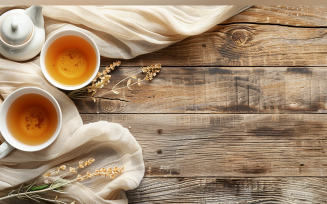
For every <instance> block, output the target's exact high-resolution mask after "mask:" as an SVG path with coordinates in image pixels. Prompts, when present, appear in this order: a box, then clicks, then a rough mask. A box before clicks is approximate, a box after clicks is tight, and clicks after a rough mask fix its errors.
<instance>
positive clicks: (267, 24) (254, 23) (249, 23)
mask: <svg viewBox="0 0 327 204" xmlns="http://www.w3.org/2000/svg"><path fill="white" fill-rule="evenodd" d="M238 24H240V25H251V24H252V25H266V26H283V27H290V28H317V29H319V28H327V26H296V25H285V24H277V23H256V22H235V23H221V24H217V26H219V25H238Z"/></svg>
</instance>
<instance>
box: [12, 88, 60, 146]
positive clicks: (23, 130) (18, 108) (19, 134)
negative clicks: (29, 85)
mask: <svg viewBox="0 0 327 204" xmlns="http://www.w3.org/2000/svg"><path fill="white" fill-rule="evenodd" d="M6 120H7V121H6V122H7V128H8V130H9V132H10V134H11V135H12V136H13V137H14V138H15V139H16V140H17V141H19V142H21V143H23V144H26V145H31V146H35V145H40V144H43V143H45V142H46V141H48V140H49V139H50V138H51V137H52V136H53V135H54V133H55V131H56V129H57V125H58V115H57V111H56V108H55V107H54V105H53V104H52V103H51V101H50V100H49V99H47V98H46V97H44V96H42V95H39V94H36V93H27V94H24V95H21V96H19V97H18V98H16V99H15V100H14V101H13V102H12V104H11V105H10V107H9V109H8V112H7V118H6Z"/></svg>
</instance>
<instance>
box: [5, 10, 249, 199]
mask: <svg viewBox="0 0 327 204" xmlns="http://www.w3.org/2000/svg"><path fill="white" fill-rule="evenodd" d="M12 8H13V7H8V6H5V7H0V13H3V12H4V11H7V10H9V9H12ZM15 8H17V7H15ZM20 8H27V7H20ZM246 8H248V6H45V7H44V8H43V15H44V17H45V29H46V38H48V37H49V36H51V35H52V34H53V33H54V32H56V31H58V30H62V29H67V28H71V29H78V30H81V31H83V32H85V33H87V34H88V35H89V36H91V37H92V38H93V39H94V40H95V42H96V44H97V45H98V47H99V51H100V54H101V55H102V56H105V57H110V58H115V59H117V58H125V59H129V58H133V57H135V56H138V55H141V54H144V53H149V52H153V51H156V50H159V49H162V48H164V47H167V46H169V45H171V44H172V43H175V42H177V41H180V40H182V39H184V38H186V37H188V36H191V35H197V34H200V33H202V32H204V31H206V30H208V29H210V28H211V27H213V26H214V25H216V24H218V23H220V22H222V21H224V20H226V19H227V18H229V17H231V16H233V15H235V14H236V13H238V12H240V11H242V10H244V9H246ZM21 87H40V88H43V89H45V90H46V91H48V92H50V93H51V94H52V95H53V96H54V97H55V98H56V99H57V101H58V102H59V104H60V107H61V110H62V113H63V126H62V130H61V132H60V134H59V136H58V138H57V140H56V141H55V142H54V143H53V144H52V145H51V146H50V147H48V148H46V149H44V150H41V151H39V152H30V153H27V152H22V151H19V150H14V151H13V152H12V153H11V154H10V155H8V156H7V157H5V158H4V159H2V160H0V190H3V189H7V188H10V187H13V186H17V185H19V184H21V183H23V182H27V181H30V180H33V179H35V178H37V177H39V176H40V175H43V174H44V173H45V172H47V171H48V170H49V169H51V168H54V167H56V166H59V165H61V164H70V166H76V165H77V163H78V161H79V160H86V159H88V158H95V160H96V161H95V163H93V164H92V165H91V166H89V167H88V168H86V169H82V171H79V173H80V174H82V175H83V174H85V173H86V172H87V171H89V172H92V171H94V170H95V169H99V168H102V167H106V168H108V167H115V166H117V167H121V166H124V167H125V170H124V171H123V173H122V174H120V175H119V176H118V177H116V178H115V179H114V180H110V179H108V178H104V177H97V178H92V179H88V180H85V181H82V182H78V183H75V184H72V185H70V186H68V187H66V188H65V191H64V193H60V194H59V195H58V198H59V200H64V201H66V202H69V201H72V200H75V201H76V203H87V204H90V203H98V204H102V203H127V202H128V200H127V198H126V195H125V192H124V190H131V189H134V188H136V187H137V186H138V185H139V184H140V182H141V180H142V178H143V175H144V162H143V157H142V150H141V147H140V145H139V144H138V142H137V141H136V140H135V138H134V137H133V136H132V135H131V134H130V132H129V131H128V129H126V128H123V127H122V126H121V125H119V124H115V123H109V122H105V121H100V122H95V123H91V124H87V125H83V122H82V120H81V117H80V115H79V113H78V111H77V109H76V107H75V105H74V103H73V102H72V101H71V100H70V99H69V98H68V97H67V96H66V95H65V94H64V93H62V92H61V91H59V90H58V89H57V88H55V87H53V86H52V85H51V84H49V83H48V81H47V80H46V79H45V78H44V76H43V74H42V72H41V69H40V62H39V57H36V58H35V59H33V60H31V61H29V62H23V63H18V62H13V61H10V60H7V59H4V58H3V57H1V58H0V93H1V94H2V96H3V97H4V98H6V97H7V96H8V94H10V93H11V92H13V91H14V90H16V89H18V88H21ZM0 105H1V102H0ZM90 117H92V116H90ZM0 140H1V141H2V142H3V141H4V139H3V137H2V136H1V135H0ZM41 181H42V179H41ZM1 195H2V196H3V194H1ZM52 198H54V197H52ZM15 201H17V200H15ZM15 201H14V200H11V201H10V200H7V201H0V203H17V202H15Z"/></svg>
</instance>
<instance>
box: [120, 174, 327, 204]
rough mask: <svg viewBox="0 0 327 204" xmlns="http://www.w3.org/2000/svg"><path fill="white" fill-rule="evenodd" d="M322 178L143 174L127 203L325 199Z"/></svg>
mask: <svg viewBox="0 0 327 204" xmlns="http://www.w3.org/2000/svg"><path fill="white" fill-rule="evenodd" d="M326 184H327V180H326V178H303V177H302V178H292V177H291V178H290V177H288V178H220V177H217V178H212V177H211V178H144V179H143V180H142V182H141V184H140V186H139V187H138V188H137V189H135V190H133V191H127V192H126V193H127V197H128V199H129V203H219V204H241V203H243V204H245V203H260V204H268V203H269V204H273V203H290V204H291V203H292V204H313V203H315V204H322V203H326V202H327V189H326Z"/></svg>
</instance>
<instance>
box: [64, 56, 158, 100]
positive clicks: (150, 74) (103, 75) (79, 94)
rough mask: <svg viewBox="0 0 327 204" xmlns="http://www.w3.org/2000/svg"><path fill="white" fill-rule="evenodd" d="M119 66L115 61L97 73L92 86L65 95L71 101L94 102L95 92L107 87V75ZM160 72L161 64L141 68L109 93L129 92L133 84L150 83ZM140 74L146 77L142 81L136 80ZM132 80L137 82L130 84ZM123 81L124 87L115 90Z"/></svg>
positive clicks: (108, 80)
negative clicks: (86, 100) (86, 99)
mask: <svg viewBox="0 0 327 204" xmlns="http://www.w3.org/2000/svg"><path fill="white" fill-rule="evenodd" d="M120 64H121V62H120V61H116V62H114V63H113V64H110V66H107V67H106V68H105V69H104V70H103V71H102V72H98V74H97V76H96V77H95V78H94V79H93V81H92V84H91V85H90V86H87V87H84V88H81V89H78V90H75V91H72V92H70V93H68V94H67V95H68V96H69V97H70V98H72V99H82V98H88V97H91V98H92V99H93V100H94V102H95V101H96V98H94V97H93V96H94V95H95V94H96V93H97V91H98V90H99V89H102V88H103V87H104V86H105V85H107V84H108V83H109V82H110V79H111V75H109V73H110V72H111V71H112V70H114V68H115V67H117V66H120ZM160 71H161V64H154V65H151V66H147V67H142V71H140V72H137V73H134V74H131V75H129V76H128V77H126V78H124V79H122V80H120V81H119V82H118V83H117V84H115V85H114V86H113V88H112V89H111V90H110V91H109V92H113V93H115V94H119V91H117V90H118V89H123V88H128V89H129V90H132V88H131V86H133V85H135V84H138V85H139V86H141V82H142V81H144V80H145V81H152V80H153V79H154V77H155V76H157V75H158V74H159V73H160ZM140 73H143V74H145V75H146V76H145V77H144V78H143V79H141V78H137V77H136V75H137V74H140ZM132 79H137V81H136V82H132ZM125 80H128V81H127V84H126V86H124V87H120V88H116V87H117V85H119V84H120V83H122V82H123V81H125ZM87 93H89V94H90V95H87ZM107 93H108V92H106V93H102V94H100V95H98V96H101V95H104V94H107Z"/></svg>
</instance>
